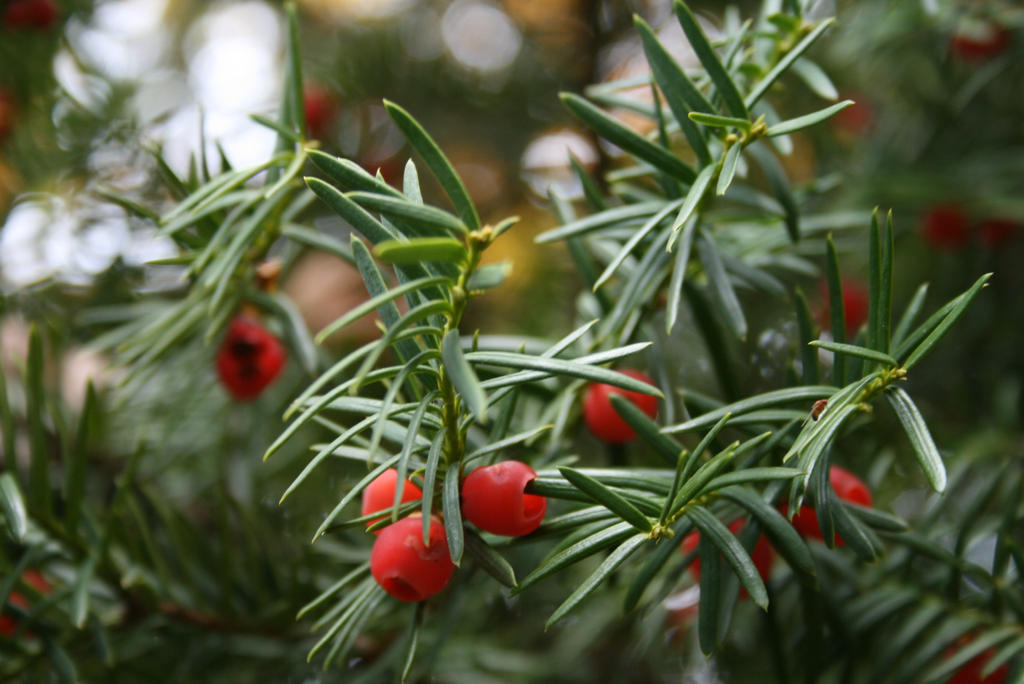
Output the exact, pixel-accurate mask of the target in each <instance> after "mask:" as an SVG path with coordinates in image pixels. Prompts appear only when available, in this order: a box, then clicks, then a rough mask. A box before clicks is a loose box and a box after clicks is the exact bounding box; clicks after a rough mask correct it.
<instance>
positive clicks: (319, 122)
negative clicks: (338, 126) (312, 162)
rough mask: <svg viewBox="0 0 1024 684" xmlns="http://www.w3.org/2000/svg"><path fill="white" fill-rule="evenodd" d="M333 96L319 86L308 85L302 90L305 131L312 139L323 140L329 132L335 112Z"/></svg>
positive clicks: (314, 84)
mask: <svg viewBox="0 0 1024 684" xmlns="http://www.w3.org/2000/svg"><path fill="white" fill-rule="evenodd" d="M337 104H338V103H337V101H336V100H335V98H334V95H333V94H332V93H331V92H330V91H329V90H327V89H326V88H324V87H323V86H321V85H318V84H316V83H308V84H306V86H305V87H304V88H303V90H302V106H303V108H304V109H305V113H306V129H307V130H308V131H309V135H310V136H311V137H313V138H323V137H324V136H326V135H327V133H328V132H329V131H330V126H331V122H332V121H333V120H334V115H335V113H336V111H337Z"/></svg>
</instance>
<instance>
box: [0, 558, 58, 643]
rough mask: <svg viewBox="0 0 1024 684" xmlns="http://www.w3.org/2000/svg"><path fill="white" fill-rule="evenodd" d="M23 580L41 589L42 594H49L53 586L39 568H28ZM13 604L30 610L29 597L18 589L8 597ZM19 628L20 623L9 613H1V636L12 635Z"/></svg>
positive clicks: (23, 574)
mask: <svg viewBox="0 0 1024 684" xmlns="http://www.w3.org/2000/svg"><path fill="white" fill-rule="evenodd" d="M21 581H22V582H24V583H25V584H27V585H29V586H31V587H32V588H34V589H36V590H37V591H39V593H41V594H49V593H50V590H51V589H52V587H51V586H50V583H49V582H47V581H46V578H45V577H43V575H42V573H40V572H39V571H38V570H26V571H25V572H23V573H22V575H21ZM7 602H8V603H10V604H11V605H12V606H15V607H17V608H21V609H22V610H28V606H29V603H28V599H26V598H25V596H24V595H23V594H21V593H20V592H17V591H12V592H11V595H10V596H9V597H8V598H7ZM17 628H18V623H17V622H16V621H15V620H14V618H12V617H10V616H9V615H0V637H9V636H12V635H13V634H14V632H15V630H17Z"/></svg>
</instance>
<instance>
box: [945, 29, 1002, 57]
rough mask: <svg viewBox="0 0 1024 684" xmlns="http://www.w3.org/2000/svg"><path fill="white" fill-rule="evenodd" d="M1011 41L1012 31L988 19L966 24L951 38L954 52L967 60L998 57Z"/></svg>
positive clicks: (950, 42)
mask: <svg viewBox="0 0 1024 684" xmlns="http://www.w3.org/2000/svg"><path fill="white" fill-rule="evenodd" d="M1009 42H1010V32H1009V31H1007V30H1006V29H1005V28H1003V27H1002V26H1000V25H998V24H996V23H994V22H991V21H988V20H975V21H971V22H970V24H966V23H965V24H964V25H963V26H961V27H960V29H959V30H958V31H957V32H956V33H954V34H953V36H952V37H951V38H950V39H949V47H950V49H951V50H952V51H953V54H955V55H957V56H958V57H961V58H963V59H967V60H975V61H981V60H985V59H991V58H992V57H996V56H997V55H999V54H1000V53H1002V52H1003V50H1005V49H1006V46H1007V44H1008V43H1009Z"/></svg>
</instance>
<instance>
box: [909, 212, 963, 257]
mask: <svg viewBox="0 0 1024 684" xmlns="http://www.w3.org/2000/svg"><path fill="white" fill-rule="evenodd" d="M921 234H922V236H923V237H924V239H925V241H926V242H927V243H928V244H929V245H931V246H932V247H934V248H935V249H939V250H943V251H946V252H956V251H959V250H961V249H963V248H964V247H966V246H967V243H968V242H970V240H971V231H970V223H969V222H968V220H967V214H965V213H964V212H963V209H961V208H960V207H959V206H958V205H956V204H942V205H939V206H936V207H932V208H931V209H929V210H928V211H926V212H925V213H924V215H923V216H922V217H921Z"/></svg>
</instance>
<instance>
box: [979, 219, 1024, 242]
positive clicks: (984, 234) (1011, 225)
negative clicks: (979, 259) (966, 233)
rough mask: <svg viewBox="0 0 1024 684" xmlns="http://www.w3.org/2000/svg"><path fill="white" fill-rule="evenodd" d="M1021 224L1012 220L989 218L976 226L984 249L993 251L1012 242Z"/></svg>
mask: <svg viewBox="0 0 1024 684" xmlns="http://www.w3.org/2000/svg"><path fill="white" fill-rule="evenodd" d="M1020 229H1021V224H1019V223H1017V222H1016V221H1014V220H1012V219H1001V218H990V219H985V220H984V221H982V222H981V223H980V224H978V235H979V237H981V242H982V244H984V245H985V246H986V247H989V248H992V249H995V248H997V247H1000V246H1002V245H1003V244H1005V243H1007V242H1009V241H1010V240H1012V239H1013V238H1014V237H1016V235H1017V234H1018V233H1019V232H1020Z"/></svg>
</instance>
